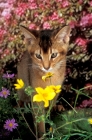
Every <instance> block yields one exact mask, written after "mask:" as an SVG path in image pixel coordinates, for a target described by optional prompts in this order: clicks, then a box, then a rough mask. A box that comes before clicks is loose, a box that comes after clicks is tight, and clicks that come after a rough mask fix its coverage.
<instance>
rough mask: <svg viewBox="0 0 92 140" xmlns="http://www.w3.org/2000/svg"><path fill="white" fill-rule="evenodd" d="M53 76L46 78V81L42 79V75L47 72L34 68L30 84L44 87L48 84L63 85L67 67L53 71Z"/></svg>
mask: <svg viewBox="0 0 92 140" xmlns="http://www.w3.org/2000/svg"><path fill="white" fill-rule="evenodd" d="M53 73H54V74H53V76H52V77H50V78H46V80H45V81H43V80H42V76H44V75H45V74H46V73H43V72H40V71H39V70H33V71H32V72H31V73H30V78H31V82H30V85H31V86H32V87H33V88H35V87H42V88H45V87H46V86H48V85H61V84H62V82H63V80H64V75H65V69H63V70H62V71H61V70H58V71H53Z"/></svg>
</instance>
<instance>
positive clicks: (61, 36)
mask: <svg viewBox="0 0 92 140" xmlns="http://www.w3.org/2000/svg"><path fill="white" fill-rule="evenodd" d="M70 32H71V28H70V27H69V26H65V27H63V28H62V29H61V30H60V31H59V32H58V33H57V34H56V36H55V39H56V40H57V41H58V42H62V41H63V42H64V43H68V42H69V39H70Z"/></svg>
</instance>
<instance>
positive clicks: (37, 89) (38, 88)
mask: <svg viewBox="0 0 92 140" xmlns="http://www.w3.org/2000/svg"><path fill="white" fill-rule="evenodd" d="M35 90H36V92H37V93H38V94H42V93H43V92H44V89H43V88H41V87H37V88H35Z"/></svg>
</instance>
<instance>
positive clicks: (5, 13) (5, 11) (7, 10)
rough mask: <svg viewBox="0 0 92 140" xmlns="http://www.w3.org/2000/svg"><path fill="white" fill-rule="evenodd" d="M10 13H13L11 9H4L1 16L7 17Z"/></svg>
mask: <svg viewBox="0 0 92 140" xmlns="http://www.w3.org/2000/svg"><path fill="white" fill-rule="evenodd" d="M10 14H11V9H4V10H3V11H2V14H1V16H3V17H5V16H7V15H10Z"/></svg>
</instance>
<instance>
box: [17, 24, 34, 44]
mask: <svg viewBox="0 0 92 140" xmlns="http://www.w3.org/2000/svg"><path fill="white" fill-rule="evenodd" d="M20 29H21V31H22V32H23V34H24V36H25V38H26V41H27V42H29V41H30V43H33V42H34V41H35V40H36V37H35V36H34V35H33V34H32V33H31V32H30V31H29V29H28V28H26V27H24V26H22V25H20Z"/></svg>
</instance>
